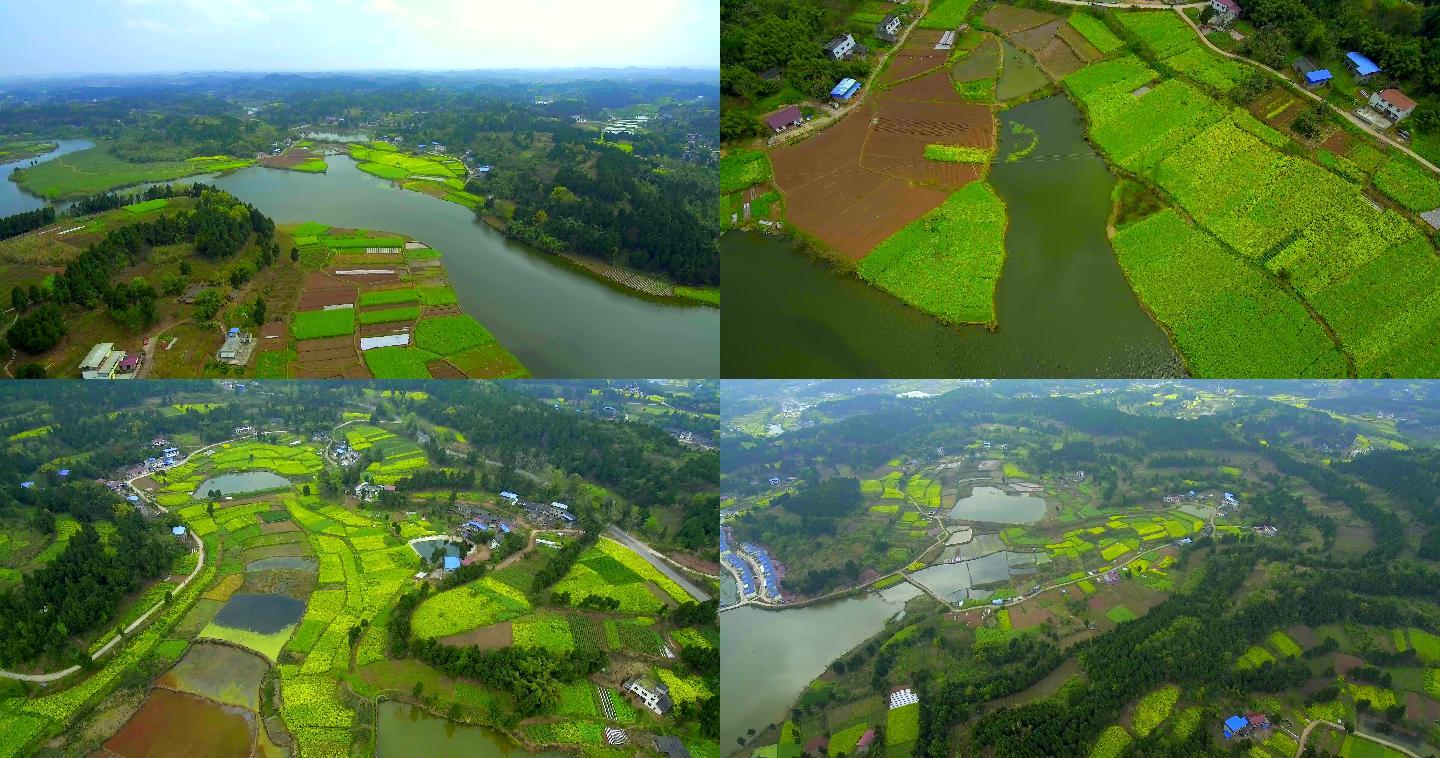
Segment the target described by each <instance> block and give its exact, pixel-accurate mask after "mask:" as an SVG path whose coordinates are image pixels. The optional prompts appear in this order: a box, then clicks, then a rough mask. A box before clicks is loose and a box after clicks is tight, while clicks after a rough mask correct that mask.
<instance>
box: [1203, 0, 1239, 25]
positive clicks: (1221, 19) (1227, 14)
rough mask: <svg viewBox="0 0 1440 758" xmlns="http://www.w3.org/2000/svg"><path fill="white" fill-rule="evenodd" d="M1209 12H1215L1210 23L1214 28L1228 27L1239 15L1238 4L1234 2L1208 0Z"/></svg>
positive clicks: (1228, 0)
mask: <svg viewBox="0 0 1440 758" xmlns="http://www.w3.org/2000/svg"><path fill="white" fill-rule="evenodd" d="M1210 10H1213V11H1215V16H1214V17H1213V18H1212V19H1211V23H1212V24H1214V25H1216V26H1229V25H1230V22H1232V21H1234V20H1235V19H1237V18H1240V13H1241V8H1240V3H1237V2H1235V0H1210Z"/></svg>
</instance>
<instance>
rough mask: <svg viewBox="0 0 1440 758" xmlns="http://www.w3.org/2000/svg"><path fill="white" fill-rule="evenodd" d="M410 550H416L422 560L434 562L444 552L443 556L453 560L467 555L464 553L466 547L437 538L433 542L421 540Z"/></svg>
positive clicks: (411, 546) (411, 545)
mask: <svg viewBox="0 0 1440 758" xmlns="http://www.w3.org/2000/svg"><path fill="white" fill-rule="evenodd" d="M410 549H411V550H414V551H415V553H416V554H417V555H419V556H420V559H421V560H424V561H433V560H435V554H436V553H442V551H443V553H442V554H443V555H446V556H450V557H453V558H458V557H460V556H463V555H465V553H464V552H462V551H465V550H466V547H465V546H463V545H460V544H457V543H456V542H454V541H452V540H447V539H440V538H437V539H433V540H420V541H419V542H412V543H410Z"/></svg>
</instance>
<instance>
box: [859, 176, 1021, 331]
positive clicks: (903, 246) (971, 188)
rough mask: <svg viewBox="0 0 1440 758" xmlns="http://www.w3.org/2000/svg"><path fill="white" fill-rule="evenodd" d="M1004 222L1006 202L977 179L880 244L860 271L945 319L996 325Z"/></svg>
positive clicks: (864, 275) (912, 303) (1002, 258)
mask: <svg viewBox="0 0 1440 758" xmlns="http://www.w3.org/2000/svg"><path fill="white" fill-rule="evenodd" d="M1005 227H1006V218H1005V204H1004V203H1003V202H1002V201H1001V200H1000V198H999V197H997V196H996V195H995V193H994V191H993V190H991V189H990V187H989V185H987V184H985V183H984V182H974V183H972V184H970V185H967V186H966V187H964V188H963V189H961V190H960V191H958V192H955V193H954V194H952V195H951V196H950V197H949V198H948V199H947V200H946V201H945V202H944V203H942V204H941V205H940V207H939V208H936V209H935V210H933V211H931V212H930V213H927V214H925V215H924V216H921V217H920V218H919V219H916V220H915V221H913V222H911V223H910V224H909V225H907V226H905V227H904V228H903V229H901V230H900V231H898V232H896V233H895V234H894V235H893V236H891V237H890V238H889V239H887V240H885V241H884V242H882V243H880V245H879V246H878V247H876V248H875V250H874V251H872V252H871V253H870V254H869V255H867V256H865V258H863V259H862V260H861V261H860V266H859V268H858V270H857V271H858V273H859V274H860V276H861V277H862V278H864V279H865V280H866V281H868V282H870V283H872V284H874V285H876V286H878V287H880V288H881V289H884V290H885V291H887V292H890V293H891V294H893V295H895V296H896V297H898V298H899V299H900V300H902V301H904V302H906V303H908V304H910V305H912V306H915V307H916V308H919V309H920V310H922V311H925V312H926V313H929V314H931V315H933V316H936V317H937V318H940V319H941V320H943V321H946V322H949V323H955V324H992V323H994V322H995V285H996V282H997V280H998V279H999V277H1000V271H1001V268H1002V267H1003V265H1004V262H1005Z"/></svg>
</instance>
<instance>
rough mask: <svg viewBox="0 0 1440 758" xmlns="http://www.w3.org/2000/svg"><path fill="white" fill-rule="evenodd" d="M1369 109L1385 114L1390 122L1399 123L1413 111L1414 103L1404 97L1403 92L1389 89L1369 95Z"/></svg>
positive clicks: (1392, 88)
mask: <svg viewBox="0 0 1440 758" xmlns="http://www.w3.org/2000/svg"><path fill="white" fill-rule="evenodd" d="M1370 107H1371V108H1374V109H1375V110H1377V111H1380V112H1381V113H1383V114H1385V117H1386V118H1388V119H1390V120H1391V121H1399V120H1400V119H1402V118H1405V117H1406V116H1408V115H1410V112H1411V111H1413V110H1415V101H1414V100H1411V99H1410V98H1409V97H1406V95H1405V93H1404V92H1401V91H1400V90H1398V89H1395V88H1394V87H1390V88H1388V89H1382V90H1380V91H1379V92H1376V93H1375V94H1373V95H1371V96H1370Z"/></svg>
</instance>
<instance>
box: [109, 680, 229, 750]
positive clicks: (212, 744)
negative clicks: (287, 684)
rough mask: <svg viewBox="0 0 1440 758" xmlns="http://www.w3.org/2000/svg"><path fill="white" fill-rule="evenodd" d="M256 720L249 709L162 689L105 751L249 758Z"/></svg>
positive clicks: (110, 742)
mask: <svg viewBox="0 0 1440 758" xmlns="http://www.w3.org/2000/svg"><path fill="white" fill-rule="evenodd" d="M254 721H255V714H254V713H253V712H251V711H248V710H246V709H244V708H238V707H236V706H232V705H220V704H219V703H213V702H211V701H209V700H206V699H204V698H201V697H196V696H194V695H190V694H186V693H181V692H171V691H170V690H167V689H162V688H158V687H157V688H155V689H153V690H151V691H150V697H149V698H147V699H146V700H145V705H143V706H141V708H140V710H139V711H137V712H136V713H135V715H134V716H132V717H130V720H129V721H127V722H125V726H124V727H122V728H121V729H120V731H119V732H117V733H116V734H115V736H114V737H111V738H110V740H109V741H108V742H106V743H105V748H106V749H107V750H109V751H110V752H111V753H112V754H115V755H122V756H152V755H154V756H159V755H194V756H200V755H249V754H250V752H251V743H252V741H253V740H252V739H251V729H252V728H253V726H254Z"/></svg>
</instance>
